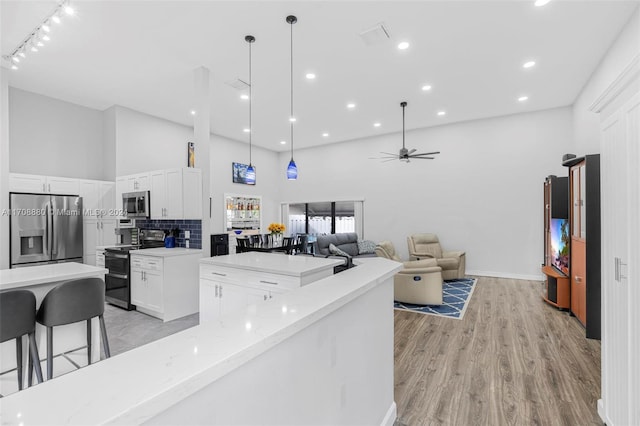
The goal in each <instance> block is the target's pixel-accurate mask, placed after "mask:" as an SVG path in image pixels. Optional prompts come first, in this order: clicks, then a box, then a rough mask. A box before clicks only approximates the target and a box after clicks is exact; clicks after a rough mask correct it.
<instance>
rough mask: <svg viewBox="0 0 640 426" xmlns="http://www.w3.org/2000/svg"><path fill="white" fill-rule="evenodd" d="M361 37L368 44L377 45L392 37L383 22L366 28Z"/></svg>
mask: <svg viewBox="0 0 640 426" xmlns="http://www.w3.org/2000/svg"><path fill="white" fill-rule="evenodd" d="M360 38H362V41H364V44H366V45H367V46H375V45H376V44H382V43H384V42H385V41H388V40H389V39H390V38H391V35H390V34H389V31H388V30H387V29H386V28H385V26H384V24H383V23H382V22H381V23H379V24H377V25H376V26H374V27H372V28H369V29H368V30H364V31H362V32H361V33H360Z"/></svg>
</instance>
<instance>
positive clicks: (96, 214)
mask: <svg viewBox="0 0 640 426" xmlns="http://www.w3.org/2000/svg"><path fill="white" fill-rule="evenodd" d="M79 189H80V196H81V197H82V208H83V211H84V217H83V230H82V231H83V235H82V239H83V252H84V254H83V258H84V263H86V264H89V265H95V264H96V262H97V260H96V256H97V253H96V246H106V245H114V244H116V243H117V242H118V238H117V236H116V234H115V229H116V222H117V219H116V218H117V217H118V216H117V214H116V213H117V211H116V210H115V209H114V207H115V183H114V182H108V181H99V180H82V181H80V182H79Z"/></svg>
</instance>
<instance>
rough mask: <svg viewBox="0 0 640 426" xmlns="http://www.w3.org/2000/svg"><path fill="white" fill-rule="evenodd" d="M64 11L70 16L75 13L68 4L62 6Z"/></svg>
mask: <svg viewBox="0 0 640 426" xmlns="http://www.w3.org/2000/svg"><path fill="white" fill-rule="evenodd" d="M64 13H66V14H67V15H69V16H72V15H73V14H74V13H76V11H75V10H74V9H73V8H72V7H71V6H69V5H67V6H65V7H64Z"/></svg>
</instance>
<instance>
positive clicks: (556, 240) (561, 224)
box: [551, 218, 569, 276]
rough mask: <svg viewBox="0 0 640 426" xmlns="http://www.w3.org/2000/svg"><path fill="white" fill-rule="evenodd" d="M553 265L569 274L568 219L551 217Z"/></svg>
mask: <svg viewBox="0 0 640 426" xmlns="http://www.w3.org/2000/svg"><path fill="white" fill-rule="evenodd" d="M551 266H553V267H554V268H556V269H557V270H558V271H560V272H562V273H563V274H565V275H567V276H568V275H569V220H568V219H555V218H552V219H551Z"/></svg>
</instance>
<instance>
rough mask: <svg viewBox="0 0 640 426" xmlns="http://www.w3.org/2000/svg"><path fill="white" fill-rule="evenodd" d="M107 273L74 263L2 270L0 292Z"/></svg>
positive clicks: (102, 269)
mask: <svg viewBox="0 0 640 426" xmlns="http://www.w3.org/2000/svg"><path fill="white" fill-rule="evenodd" d="M107 272H109V271H108V270H107V269H105V268H101V267H98V266H91V265H84V264H82V263H75V262H67V263H55V264H51V265H38V266H28V267H25V268H15V269H3V270H0V290H8V289H12V288H21V287H28V286H32V285H38V284H45V283H51V282H56V281H66V280H73V279H77V278H87V277H94V276H96V275H101V274H102V275H103V274H106V273H107Z"/></svg>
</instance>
